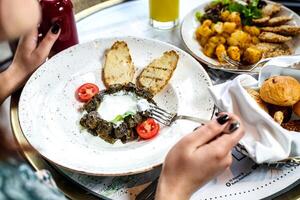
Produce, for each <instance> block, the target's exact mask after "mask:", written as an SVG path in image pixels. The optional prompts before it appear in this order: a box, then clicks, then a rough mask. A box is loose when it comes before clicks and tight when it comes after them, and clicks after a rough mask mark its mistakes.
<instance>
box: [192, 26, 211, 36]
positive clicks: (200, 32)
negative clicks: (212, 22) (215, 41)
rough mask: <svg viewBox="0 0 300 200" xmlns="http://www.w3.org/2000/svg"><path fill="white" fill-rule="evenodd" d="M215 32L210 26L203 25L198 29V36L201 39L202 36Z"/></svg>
mask: <svg viewBox="0 0 300 200" xmlns="http://www.w3.org/2000/svg"><path fill="white" fill-rule="evenodd" d="M212 34H213V31H212V30H211V29H210V27H209V26H204V25H201V26H199V27H198V28H197V30H196V37H197V38H198V39H200V38H201V37H210V36H211V35H212Z"/></svg>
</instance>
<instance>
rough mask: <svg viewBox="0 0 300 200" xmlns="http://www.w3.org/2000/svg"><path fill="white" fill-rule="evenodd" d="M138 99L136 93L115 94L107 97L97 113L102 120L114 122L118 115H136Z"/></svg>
mask: <svg viewBox="0 0 300 200" xmlns="http://www.w3.org/2000/svg"><path fill="white" fill-rule="evenodd" d="M137 102H138V98H137V96H136V95H135V94H134V93H125V92H123V91H121V92H117V93H115V94H110V95H105V96H104V98H103V100H102V102H101V104H100V106H99V108H98V110H97V112H98V113H99V114H100V116H101V118H102V119H104V120H106V121H112V120H113V119H115V117H116V116H118V115H123V114H125V113H126V112H129V111H130V112H133V113H136V112H137V111H138V108H137Z"/></svg>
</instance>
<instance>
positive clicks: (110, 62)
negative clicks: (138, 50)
mask: <svg viewBox="0 0 300 200" xmlns="http://www.w3.org/2000/svg"><path fill="white" fill-rule="evenodd" d="M134 73H135V67H134V64H133V62H132V59H131V56H130V53H129V48H128V46H127V44H126V42H124V41H117V42H115V43H114V44H113V46H112V47H111V48H110V50H108V52H107V53H106V60H105V64H104V69H103V82H104V84H105V86H106V87H109V86H110V85H113V84H126V83H129V82H133V78H134Z"/></svg>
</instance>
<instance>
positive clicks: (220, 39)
mask: <svg viewBox="0 0 300 200" xmlns="http://www.w3.org/2000/svg"><path fill="white" fill-rule="evenodd" d="M218 37H219V43H221V44H225V43H226V39H225V38H224V37H223V36H221V35H218Z"/></svg>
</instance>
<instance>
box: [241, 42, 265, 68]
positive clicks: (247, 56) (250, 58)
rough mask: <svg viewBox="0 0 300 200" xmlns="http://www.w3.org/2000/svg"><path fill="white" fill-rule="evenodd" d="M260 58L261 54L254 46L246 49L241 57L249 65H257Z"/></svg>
mask: <svg viewBox="0 0 300 200" xmlns="http://www.w3.org/2000/svg"><path fill="white" fill-rule="evenodd" d="M261 57H262V52H261V51H260V50H259V49H257V48H256V47H254V46H251V47H248V48H247V49H246V50H245V52H244V55H243V59H244V61H245V62H247V63H249V64H254V63H257V62H258V61H259V60H260V59H261Z"/></svg>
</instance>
